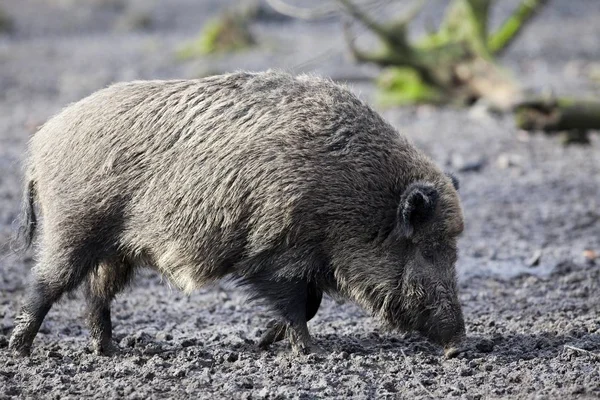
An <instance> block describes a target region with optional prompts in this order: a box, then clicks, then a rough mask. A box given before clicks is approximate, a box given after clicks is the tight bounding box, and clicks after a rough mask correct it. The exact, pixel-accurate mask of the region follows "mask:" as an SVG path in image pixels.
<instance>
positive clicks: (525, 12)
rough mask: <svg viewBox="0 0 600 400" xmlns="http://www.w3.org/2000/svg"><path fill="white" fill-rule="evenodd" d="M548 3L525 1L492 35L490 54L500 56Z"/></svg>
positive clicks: (489, 41)
mask: <svg viewBox="0 0 600 400" xmlns="http://www.w3.org/2000/svg"><path fill="white" fill-rule="evenodd" d="M547 2H548V1H547V0H523V2H522V3H521V4H520V5H519V7H518V8H517V9H516V10H515V11H514V12H513V13H512V14H511V15H510V16H509V17H508V18H507V19H506V21H504V23H503V24H502V26H501V27H500V28H499V29H498V30H497V31H496V32H494V33H493V34H492V35H490V37H489V39H488V43H487V44H488V48H489V49H490V52H491V53H492V54H500V53H501V52H502V51H503V50H505V49H506V48H507V47H508V46H509V45H510V44H511V43H512V42H513V40H515V38H516V37H517V36H518V35H519V33H520V32H521V30H522V29H523V27H524V26H525V25H527V23H528V22H529V20H531V18H533V17H534V16H535V15H536V14H537V12H538V11H539V10H540V9H541V8H542V7H544V6H545V5H546V3H547Z"/></svg>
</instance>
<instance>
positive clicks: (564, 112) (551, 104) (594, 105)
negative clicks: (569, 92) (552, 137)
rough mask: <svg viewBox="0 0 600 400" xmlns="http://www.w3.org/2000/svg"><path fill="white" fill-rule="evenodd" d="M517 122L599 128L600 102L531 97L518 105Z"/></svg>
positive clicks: (547, 128)
mask: <svg viewBox="0 0 600 400" xmlns="http://www.w3.org/2000/svg"><path fill="white" fill-rule="evenodd" d="M515 113H516V114H515V118H516V121H517V126H518V127H519V128H521V129H524V130H528V131H529V130H539V131H544V132H560V131H568V130H591V129H600V102H598V101H592V100H589V101H588V100H572V99H565V98H559V99H531V100H527V101H524V102H522V103H520V104H518V105H517V106H516V107H515Z"/></svg>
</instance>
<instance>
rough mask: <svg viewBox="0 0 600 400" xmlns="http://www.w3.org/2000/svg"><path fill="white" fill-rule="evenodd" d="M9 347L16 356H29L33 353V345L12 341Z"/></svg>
mask: <svg viewBox="0 0 600 400" xmlns="http://www.w3.org/2000/svg"><path fill="white" fill-rule="evenodd" d="M8 348H9V350H10V352H11V353H12V354H13V355H14V356H15V357H29V355H30V354H31V346H17V345H15V344H14V343H13V342H11V343H10V345H9V347H8Z"/></svg>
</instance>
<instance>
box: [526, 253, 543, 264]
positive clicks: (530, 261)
mask: <svg viewBox="0 0 600 400" xmlns="http://www.w3.org/2000/svg"><path fill="white" fill-rule="evenodd" d="M541 259H542V250H536V251H535V252H534V253H533V255H532V256H531V257H530V258H529V259H528V260H527V266H528V267H537V266H538V265H540V260H541Z"/></svg>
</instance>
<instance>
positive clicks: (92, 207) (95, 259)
mask: <svg viewBox="0 0 600 400" xmlns="http://www.w3.org/2000/svg"><path fill="white" fill-rule="evenodd" d="M30 154H31V156H30V159H29V171H28V176H29V179H30V183H29V184H28V188H29V189H28V192H27V193H29V194H30V196H28V202H29V203H28V204H30V205H31V204H33V200H34V198H33V197H34V196H35V199H36V200H37V203H38V204H39V210H40V213H41V215H42V216H43V224H42V225H43V226H42V228H43V229H42V231H41V235H40V236H41V240H40V244H41V246H40V255H39V263H38V265H37V267H36V268H35V279H34V282H35V283H34V284H33V287H36V288H37V289H35V290H37V291H38V292H39V291H42V292H43V293H44V294H45V296H46V297H48V298H49V299H50V300H48V301H50V305H51V302H52V301H54V300H55V298H58V297H60V294H62V293H63V292H64V291H67V290H70V289H72V288H74V287H76V286H77V285H79V283H80V282H82V281H85V282H87V283H86V287H87V289H88V294H89V297H90V299H92V300H89V301H90V303H91V304H92V306H91V311H90V313H91V315H92V316H91V317H90V318H91V320H90V321H91V322H90V323H91V324H92V325H93V326H94V327H95V329H96V330H92V335H96V337H97V339H98V341H99V343H100V344H98V346H100V347H102V346H107V345H108V342H107V340H109V339H106V338H107V337H109V338H110V334H109V333H106V331H110V330H109V329H108V328H109V327H110V318H109V306H108V302H109V301H110V299H111V298H112V297H113V296H114V295H115V294H116V293H117V292H118V291H119V290H120V289H121V288H122V287H124V286H125V285H126V284H127V282H128V280H129V278H130V276H131V275H132V273H131V271H132V270H133V269H135V268H136V267H138V266H146V265H147V266H151V267H153V268H156V269H157V270H158V271H160V272H161V273H163V274H164V275H165V276H167V277H168V278H169V279H170V280H171V281H172V282H173V283H174V284H175V285H177V286H178V287H180V288H181V289H183V290H185V291H186V292H189V291H192V290H194V289H196V288H198V287H200V286H202V285H204V284H206V283H208V282H212V281H215V280H218V279H221V278H223V277H226V276H228V277H233V278H234V279H237V280H238V281H239V282H241V283H246V284H248V285H249V286H250V290H253V291H254V293H255V294H256V296H257V297H259V298H266V299H268V300H270V301H273V302H277V304H278V305H277V307H275V308H278V309H279V311H281V312H282V318H284V319H286V318H288V320H290V318H291V317H289V315H288V314H290V313H291V311H289V309H288V307H289V305H288V304H286V298H285V296H283V294H284V293H285V291H286V290H289V291H290V293H292V294H293V296H296V297H294V299H295V300H294V301H300V302H303V301H308V302H310V301H312V302H313V303H314V304H313V307H312V308H314V307H315V306H316V307H317V308H318V303H319V302H320V293H321V292H330V293H334V292H335V293H338V294H342V295H344V296H347V297H349V298H351V299H353V300H355V301H357V302H358V303H359V304H361V305H362V306H363V307H365V308H366V309H367V310H369V311H370V312H371V313H372V314H373V315H375V316H377V317H380V319H382V320H383V321H385V322H386V323H388V324H389V325H391V326H392V327H394V328H397V329H418V330H421V331H422V332H424V333H425V334H426V335H428V336H429V337H431V338H432V339H433V340H436V341H439V342H443V343H447V342H450V341H452V340H455V339H456V338H457V337H459V336H460V335H462V334H463V333H464V323H463V320H462V312H461V310H460V304H459V302H458V297H457V294H456V282H455V280H456V278H455V270H454V262H455V259H456V237H457V236H458V235H459V234H460V232H461V231H462V226H463V220H462V212H461V209H460V204H459V200H458V196H457V193H456V190H455V188H454V186H453V183H452V180H451V179H450V178H449V177H448V176H447V175H445V174H444V173H443V172H442V171H441V170H440V169H439V168H438V167H437V166H435V165H434V164H433V163H432V161H431V160H429V159H428V158H427V157H426V156H425V155H424V154H423V153H422V152H420V151H419V150H418V149H416V148H415V147H414V146H413V145H412V144H411V143H410V142H409V141H408V140H407V139H406V138H405V137H403V136H401V135H399V134H398V132H397V131H396V130H395V129H394V128H393V127H392V126H391V125H389V124H388V123H387V122H385V121H384V120H383V119H382V118H381V117H380V116H379V115H378V114H377V113H376V112H374V111H373V110H372V109H371V108H370V107H369V106H367V105H366V104H365V103H364V102H362V101H361V100H359V99H358V98H357V97H356V96H354V95H353V94H352V93H351V92H350V91H348V90H347V89H346V88H344V87H342V86H340V85H336V84H334V83H332V82H331V81H329V80H325V79H319V78H316V77H311V76H306V75H302V76H298V77H293V76H291V75H288V74H285V73H281V72H276V71H268V72H263V73H248V72H237V73H233V74H228V75H220V76H213V77H208V78H203V79H198V80H175V81H137V82H130V83H120V84H116V85H113V86H110V87H108V88H106V89H103V90H100V91H98V92H96V93H94V94H93V95H91V96H89V97H87V98H85V99H83V100H81V101H79V102H77V103H75V104H73V105H70V106H69V107H67V108H66V109H65V110H63V111H62V112H61V113H60V114H58V115H57V116H55V117H54V118H52V119H51V120H49V121H48V122H47V123H46V124H45V125H44V126H43V127H42V128H41V130H40V131H39V132H37V133H36V135H35V136H34V137H33V139H32V140H31V143H30ZM417 182H420V183H423V184H426V185H427V186H426V187H427V188H431V189H430V190H432V191H434V192H435V196H436V198H435V203H430V204H435V207H429V208H428V209H422V210H420V211H419V210H418V209H415V210H405V212H404V213H403V214H402V213H399V212H398V209H399V207H402V204H401V198H403V195H406V193H405V192H406V191H407V188H409V187H413V186H414V185H413V184H414V183H417ZM411 185H413V186H411ZM428 190H429V189H428ZM424 193H425V194H423V195H422V196H426V195H427V193H429V192H424ZM421 200H423V201H425V202H427V198H423V199H421ZM421 200H420V202H417V203H418V204H420V203H422V202H423V201H421ZM417 203H416V204H417ZM411 204H412V203H411ZM418 204H417V205H416V206H414V205H412V206H413V208H414V207H417V208H418ZM428 204H429V203H428ZM25 211H26V215H27V221H30V222H27V225H26V228H27V229H29V230H28V231H27V237H28V238H32V237H33V236H32V235H33V233H32V232H33V228H34V227H35V214H34V213H33V208H30V207H27V208H26V209H25ZM413 212H414V213H417V212H421V213H428V214H430V215H428V218H423V219H419V218H417V219H415V218H412V219H410V218H411V215H412V213H413ZM398 215H405V216H406V218H408V220H407V221H404V223H405V228H406V229H409V228H410V230H411V235H410V236H409V237H408V236H403V234H402V233H401V232H402V231H401V230H398V229H396V227H397V225H398V223H399V221H398V220H397V219H398V218H397V216H398ZM415 215H416V214H415ZM411 221H412V222H411ZM421 221H422V222H421ZM406 224H412V226H410V227H408V225H406ZM36 285H37V286H36ZM306 285H309V286H308V287H309V295H308V296H309V300H306V296H307V295H306ZM40 287H41V288H42V289H40ZM311 288H312V289H311ZM311 290H312V291H311ZM311 293H312V294H311ZM31 296H32V297H30V298H29V299H28V300H27V302H26V305H25V306H24V310H25V311H24V313H29V314H32V313H33V314H35V312H38V314H43V315H45V310H46V308H48V309H49V306H48V305H47V304H46V303H44V301H42V300H40V299H39V298H37V297H35V296H34V295H31ZM290 296H291V295H290ZM311 296H312V297H311ZM311 299H313V300H311ZM317 300H318V302H317ZM290 301H291V299H290ZM28 307H29V308H28ZM32 310H33V311H32ZM99 310H100V311H99ZM107 310H108V311H107ZM282 310H283V311H282ZM314 311H315V312H316V309H315V310H314ZM311 312H312V311H311ZM306 313H308V314H310V313H309V312H308V311H306ZM292 314H293V313H292ZM36 315H37V314H36ZM43 315H42V317H41V318H43ZM106 315H108V318H109V320H108V322H106ZM313 315H314V314H313ZM103 318H104V319H103ZM294 318H296V317H295V314H294ZM298 318H299V319H300V320H301V319H302V317H298ZM34 319H35V318H34ZM100 320H102V321H104V322H98V321H100ZM23 321H24V322H23ZM35 321H36V322H35V323H34V322H31V321H30V319H27V318H22V323H21V324H20V325H18V326H17V328H16V329H15V331H16V332H17V335H16V336H15V338H13V339H11V347H13V348H15V349H17V350H19V349H21V348H23V349H24V348H26V347H27V345H28V343H29V345H30V339H31V340H33V338H32V337H31V332H32V331H33V330H34V328H32V326H34V325H35V324H36V323H37V320H35ZM94 321H95V322H94ZM290 321H291V322H290V323H291V324H293V323H295V322H294V321H293V318H291V320H290ZM288 322H289V321H288ZM305 322H306V321H304V324H305ZM94 324H95V325H94ZM107 324H108V325H107ZM19 332H21V333H19ZM23 332H25V333H23ZM295 332H296V334H297V335H300V336H302V335H304V334H305V333H302V332H300V333H298V332H299V331H295ZM103 335H104V336H103ZM33 336H35V332H34V333H33ZM30 337H31V338H30ZM19 346H20V347H19Z"/></svg>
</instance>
